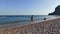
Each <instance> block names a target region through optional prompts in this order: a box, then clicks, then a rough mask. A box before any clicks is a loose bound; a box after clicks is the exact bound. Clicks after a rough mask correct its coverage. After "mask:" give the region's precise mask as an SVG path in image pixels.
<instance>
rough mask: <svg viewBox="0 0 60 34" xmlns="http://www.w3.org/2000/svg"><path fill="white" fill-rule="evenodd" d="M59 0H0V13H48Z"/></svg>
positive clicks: (58, 3)
mask: <svg viewBox="0 0 60 34" xmlns="http://www.w3.org/2000/svg"><path fill="white" fill-rule="evenodd" d="M58 5H60V0H0V15H48V13H51V12H53V11H54V10H55V8H56V7H57V6H58Z"/></svg>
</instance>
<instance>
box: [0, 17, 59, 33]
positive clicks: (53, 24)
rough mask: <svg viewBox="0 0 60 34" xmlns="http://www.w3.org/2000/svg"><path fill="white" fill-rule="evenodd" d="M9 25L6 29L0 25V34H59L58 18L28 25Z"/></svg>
mask: <svg viewBox="0 0 60 34" xmlns="http://www.w3.org/2000/svg"><path fill="white" fill-rule="evenodd" d="M36 22H37V21H36ZM7 25H8V24H7ZM7 25H6V26H7ZM10 25H11V26H8V28H7V27H6V26H5V25H4V26H3V25H0V34H60V18H56V19H51V20H43V21H39V22H37V23H32V22H31V23H28V25H26V24H23V25H21V24H19V23H18V25H17V24H14V25H12V24H10ZM2 26H3V27H2ZM1 27H2V28H1Z"/></svg>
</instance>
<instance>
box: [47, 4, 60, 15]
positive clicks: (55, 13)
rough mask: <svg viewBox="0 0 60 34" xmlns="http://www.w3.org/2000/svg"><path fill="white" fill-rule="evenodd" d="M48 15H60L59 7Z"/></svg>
mask: <svg viewBox="0 0 60 34" xmlns="http://www.w3.org/2000/svg"><path fill="white" fill-rule="evenodd" d="M48 15H60V5H59V6H57V7H56V8H55V11H54V12H52V13H49V14H48Z"/></svg>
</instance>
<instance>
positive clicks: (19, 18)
mask: <svg viewBox="0 0 60 34" xmlns="http://www.w3.org/2000/svg"><path fill="white" fill-rule="evenodd" d="M54 17H58V16H48V15H34V21H36V20H43V19H44V18H47V19H50V18H54ZM28 21H31V15H4V16H3V15H1V16H0V24H7V23H18V22H20V23H21V22H28Z"/></svg>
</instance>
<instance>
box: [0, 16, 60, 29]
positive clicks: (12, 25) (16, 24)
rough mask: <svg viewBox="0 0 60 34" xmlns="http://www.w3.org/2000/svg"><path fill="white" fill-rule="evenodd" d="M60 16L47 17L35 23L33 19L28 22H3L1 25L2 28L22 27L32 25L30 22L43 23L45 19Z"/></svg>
mask: <svg viewBox="0 0 60 34" xmlns="http://www.w3.org/2000/svg"><path fill="white" fill-rule="evenodd" d="M59 18H60V17H57V18H53V19H47V20H37V21H34V23H32V22H31V21H30V22H29V23H28V22H27V23H26V22H21V23H13V24H12V23H11V24H3V25H0V30H1V29H9V28H14V27H18V26H19V27H22V26H26V25H30V24H36V23H41V22H45V21H50V20H55V19H59Z"/></svg>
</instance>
